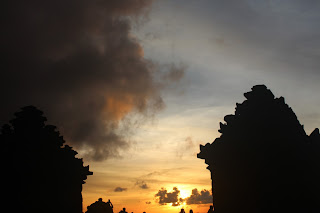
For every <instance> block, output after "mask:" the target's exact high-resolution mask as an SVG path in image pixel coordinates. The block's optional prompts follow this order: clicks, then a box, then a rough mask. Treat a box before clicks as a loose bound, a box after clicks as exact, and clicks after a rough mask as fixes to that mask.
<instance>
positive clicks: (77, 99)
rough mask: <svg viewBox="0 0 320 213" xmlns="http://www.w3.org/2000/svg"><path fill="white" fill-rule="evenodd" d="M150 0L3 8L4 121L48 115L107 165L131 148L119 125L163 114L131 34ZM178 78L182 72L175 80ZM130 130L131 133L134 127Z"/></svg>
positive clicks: (72, 0)
mask: <svg viewBox="0 0 320 213" xmlns="http://www.w3.org/2000/svg"><path fill="white" fill-rule="evenodd" d="M150 4H151V0H130V1H125V0H105V1H100V0H92V1H86V0H67V1H62V0H57V1H40V0H34V1H28V2H26V1H22V0H21V1H14V2H13V1H4V2H3V3H2V10H3V13H2V18H1V21H0V23H1V28H2V32H3V33H1V35H0V42H1V49H2V53H3V54H4V55H3V56H2V57H1V59H0V60H1V65H0V66H1V73H0V78H1V79H3V81H2V83H1V86H0V96H1V97H2V100H4V101H2V104H1V110H0V119H1V122H7V121H8V119H9V118H10V117H11V116H12V114H13V113H14V112H15V111H17V110H18V109H19V108H20V107H22V106H25V105H35V106H37V107H38V108H40V109H41V110H43V111H44V112H45V114H46V116H47V117H48V119H49V120H50V122H51V123H53V124H55V125H57V126H58V127H59V130H60V131H61V132H62V134H63V135H64V136H65V138H66V139H67V141H68V143H70V144H72V145H74V146H76V148H77V149H80V148H82V149H83V150H86V156H87V157H91V158H92V159H94V160H103V159H106V158H109V157H114V156H118V155H119V151H120V150H121V149H124V148H126V147H128V143H127V142H126V140H125V138H124V137H123V135H122V131H124V130H123V129H121V128H119V127H120V123H121V121H122V120H123V119H125V118H126V117H127V116H128V115H129V114H132V113H139V114H142V115H143V116H148V115H153V114H154V113H155V112H157V111H158V110H160V109H162V108H163V107H164V102H163V100H162V98H161V96H160V91H159V88H160V87H159V85H160V84H161V83H159V82H156V80H155V78H154V74H155V73H156V72H157V70H154V69H153V68H152V67H153V66H152V62H150V61H148V60H146V59H144V55H143V49H142V46H141V45H140V44H139V43H138V41H137V39H135V38H134V37H133V36H132V35H131V22H132V20H133V19H139V17H141V16H144V15H146V12H147V10H148V9H149V6H150ZM170 76H171V78H173V79H179V78H180V76H181V73H179V71H176V73H173V74H171V75H170ZM129 128H130V127H129Z"/></svg>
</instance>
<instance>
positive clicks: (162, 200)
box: [155, 187, 183, 206]
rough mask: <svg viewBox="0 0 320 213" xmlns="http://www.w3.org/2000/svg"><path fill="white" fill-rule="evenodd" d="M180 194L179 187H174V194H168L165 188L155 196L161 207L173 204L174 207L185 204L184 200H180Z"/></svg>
mask: <svg viewBox="0 0 320 213" xmlns="http://www.w3.org/2000/svg"><path fill="white" fill-rule="evenodd" d="M179 194H180V191H179V190H178V188H177V187H173V191H172V192H168V191H167V190H166V189H165V188H161V189H160V190H159V191H158V193H157V194H155V197H156V198H157V202H158V203H159V204H160V205H167V204H168V203H171V205H172V206H179V205H180V204H181V203H182V202H183V199H182V198H179Z"/></svg>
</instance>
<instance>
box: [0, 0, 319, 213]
mask: <svg viewBox="0 0 320 213" xmlns="http://www.w3.org/2000/svg"><path fill="white" fill-rule="evenodd" d="M64 2H65V1H56V3H48V2H47V3H44V2H42V1H40V0H39V1H32V3H29V1H26V2H25V1H21V2H20V3H16V4H13V3H8V4H7V5H5V6H6V11H7V13H5V14H4V16H5V18H4V19H3V20H2V21H1V23H2V26H3V30H4V32H6V33H3V34H2V35H1V46H2V47H3V48H2V49H3V51H5V53H6V57H4V58H2V59H1V64H2V65H1V66H2V67H1V68H2V70H3V71H1V75H0V78H1V79H2V81H3V83H2V84H1V88H0V95H1V96H2V97H4V98H5V99H4V100H5V101H4V102H5V103H3V104H2V106H1V109H2V110H1V113H0V116H1V117H0V118H1V121H2V122H7V121H8V120H9V119H11V118H12V115H13V113H14V112H15V111H17V110H18V109H19V108H20V107H22V106H25V105H30V104H32V105H35V106H37V107H39V108H40V109H41V110H43V111H44V113H45V115H46V116H47V118H48V123H50V124H54V125H57V126H58V128H59V130H60V131H61V133H62V134H63V135H64V138H65V139H66V141H67V143H68V144H70V145H71V146H73V147H74V149H75V150H77V151H78V153H79V154H78V157H79V158H80V157H81V158H83V159H84V162H85V165H90V170H91V171H92V172H93V175H92V176H89V177H88V179H87V180H86V184H84V186H83V192H82V195H83V209H84V211H85V210H86V207H87V206H88V205H90V204H91V203H93V202H95V201H97V200H98V198H100V197H101V198H103V200H104V201H107V200H108V199H110V200H111V202H112V203H113V205H114V212H119V211H120V210H121V209H122V208H123V207H126V208H127V211H128V212H135V213H136V212H141V213H142V212H143V211H146V212H147V213H160V212H172V213H173V212H176V213H178V212H179V211H180V209H181V208H184V209H185V210H186V212H189V210H190V209H193V210H194V212H195V213H196V212H199V213H205V212H207V211H208V209H209V206H210V203H208V202H206V201H207V200H205V198H207V197H206V195H207V194H205V192H206V191H207V190H209V191H211V179H210V172H209V171H208V170H206V164H205V163H204V161H203V160H201V159H197V157H196V154H197V153H198V152H199V145H200V144H206V143H207V142H212V141H213V140H214V139H215V138H216V137H219V136H220V133H219V132H218V129H219V122H220V121H223V117H224V116H225V115H227V114H233V113H234V108H235V106H236V103H241V102H243V101H244V96H243V93H245V92H248V91H250V89H251V87H252V86H254V85H256V84H265V85H266V86H267V87H268V88H269V89H270V90H271V91H272V92H273V93H274V94H275V96H276V97H280V96H283V97H285V100H286V103H287V104H289V106H290V107H292V109H293V111H294V112H295V113H296V115H297V117H298V119H299V120H300V123H301V124H303V125H304V128H305V130H306V133H307V134H310V133H311V132H312V131H313V129H314V128H316V127H320V111H319V105H320V96H319V91H320V84H319V80H320V60H319V58H320V13H319V11H320V2H319V1H316V0H314V1H313V0H228V1H226V0H223V1H218V0H155V1H149V0H132V1H131V0H128V1H125V0H118V1H117V0H109V1H98V0H95V1H90V3H88V2H87V1H85V0H81V1H77V0H70V1H67V2H69V3H68V4H64ZM174 187H176V188H177V189H178V190H179V191H180V193H179V194H178V197H179V198H183V199H184V201H181V203H179V205H177V206H172V203H170V202H168V203H161V202H160V203H159V196H156V195H157V194H158V195H159V194H160V192H163V190H164V189H166V190H167V193H175V191H174ZM193 189H197V190H198V192H199V193H201V191H202V192H203V193H204V194H203V196H202V197H201V199H203V202H204V203H206V204H187V203H186V200H187V199H186V198H188V197H190V196H191V193H192V190H193ZM159 190H160V192H159ZM161 190H162V191H161ZM199 199H200V198H199ZM201 199H200V200H201Z"/></svg>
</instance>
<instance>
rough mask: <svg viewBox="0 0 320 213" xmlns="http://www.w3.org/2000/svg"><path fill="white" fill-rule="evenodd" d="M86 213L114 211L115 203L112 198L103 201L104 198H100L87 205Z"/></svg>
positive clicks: (110, 212)
mask: <svg viewBox="0 0 320 213" xmlns="http://www.w3.org/2000/svg"><path fill="white" fill-rule="evenodd" d="M86 213H113V205H112V203H111V202H110V200H108V202H103V201H102V198H99V199H98V201H96V202H94V203H92V204H91V205H90V206H88V207H87V211H86Z"/></svg>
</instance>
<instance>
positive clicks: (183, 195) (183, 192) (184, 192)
mask: <svg viewBox="0 0 320 213" xmlns="http://www.w3.org/2000/svg"><path fill="white" fill-rule="evenodd" d="M189 196H190V192H189V191H187V190H185V189H180V197H181V198H182V199H185V198H187V197H189Z"/></svg>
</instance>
